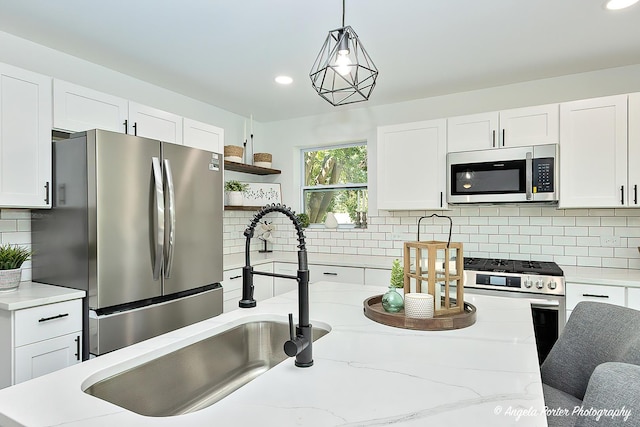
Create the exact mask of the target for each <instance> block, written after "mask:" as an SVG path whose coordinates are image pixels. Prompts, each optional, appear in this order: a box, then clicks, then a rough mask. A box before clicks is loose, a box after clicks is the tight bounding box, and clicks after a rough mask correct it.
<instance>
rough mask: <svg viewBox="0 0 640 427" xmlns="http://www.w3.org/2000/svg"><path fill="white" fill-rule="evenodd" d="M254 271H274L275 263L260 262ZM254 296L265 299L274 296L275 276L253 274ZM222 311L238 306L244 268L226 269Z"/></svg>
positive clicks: (261, 299) (223, 283)
mask: <svg viewBox="0 0 640 427" xmlns="http://www.w3.org/2000/svg"><path fill="white" fill-rule="evenodd" d="M253 269H254V271H262V272H265V273H273V263H267V264H260V265H256V266H254V267H253ZM253 288H254V290H253V298H254V299H255V300H256V301H263V300H265V299H268V298H271V297H273V277H269V276H259V275H254V276H253ZM222 295H223V301H222V312H223V313H227V312H229V311H232V310H235V309H236V308H238V302H239V301H240V299H242V268H234V269H232V270H225V271H224V275H223V281H222Z"/></svg>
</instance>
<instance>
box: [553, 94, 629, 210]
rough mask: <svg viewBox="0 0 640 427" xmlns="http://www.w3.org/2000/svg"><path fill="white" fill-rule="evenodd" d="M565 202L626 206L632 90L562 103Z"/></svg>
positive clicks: (567, 205) (566, 204) (564, 204)
mask: <svg viewBox="0 0 640 427" xmlns="http://www.w3.org/2000/svg"><path fill="white" fill-rule="evenodd" d="M560 122H561V124H562V126H561V129H560V207H561V208H605V207H621V206H626V205H627V204H628V201H629V197H628V185H627V95H616V96H607V97H603V98H593V99H586V100H581V101H573V102H565V103H563V104H561V105H560Z"/></svg>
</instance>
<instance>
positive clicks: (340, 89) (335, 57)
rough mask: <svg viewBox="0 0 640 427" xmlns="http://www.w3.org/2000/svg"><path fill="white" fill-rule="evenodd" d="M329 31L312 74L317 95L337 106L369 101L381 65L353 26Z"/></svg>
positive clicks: (343, 26)
mask: <svg viewBox="0 0 640 427" xmlns="http://www.w3.org/2000/svg"><path fill="white" fill-rule="evenodd" d="M344 1H345V0H342V28H338V29H336V30H332V31H329V35H328V36H327V38H326V40H325V41H324V44H323V45H322V49H320V53H319V54H318V57H317V58H316V60H315V62H314V63H313V67H312V68H311V72H310V73H309V77H310V78H311V85H312V86H313V88H314V89H315V91H316V92H318V95H320V96H321V97H323V98H324V99H326V100H327V101H329V103H331V104H332V105H334V106H337V105H345V104H352V103H354V102H361V101H366V100H368V99H369V96H370V95H371V91H373V88H374V87H375V85H376V79H377V78H378V69H377V68H376V66H375V65H374V63H373V61H372V60H371V58H370V57H369V54H368V53H367V51H366V50H365V49H364V46H363V45H362V42H361V41H360V40H359V39H358V35H357V34H356V32H355V31H353V28H351V27H350V26H345V25H344Z"/></svg>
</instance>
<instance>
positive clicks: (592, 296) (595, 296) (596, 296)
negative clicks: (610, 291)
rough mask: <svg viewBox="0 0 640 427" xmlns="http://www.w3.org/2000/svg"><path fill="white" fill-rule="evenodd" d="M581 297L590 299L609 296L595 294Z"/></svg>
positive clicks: (607, 296)
mask: <svg viewBox="0 0 640 427" xmlns="http://www.w3.org/2000/svg"><path fill="white" fill-rule="evenodd" d="M582 296H583V297H591V298H609V295H596V294H582Z"/></svg>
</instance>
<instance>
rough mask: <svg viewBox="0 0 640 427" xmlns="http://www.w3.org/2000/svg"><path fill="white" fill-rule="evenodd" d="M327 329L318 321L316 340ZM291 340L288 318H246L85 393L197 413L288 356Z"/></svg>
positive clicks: (128, 404) (154, 409)
mask: <svg viewBox="0 0 640 427" xmlns="http://www.w3.org/2000/svg"><path fill="white" fill-rule="evenodd" d="M327 333H329V329H328V328H326V329H325V328H322V327H316V326H314V327H313V340H314V341H316V340H317V339H318V338H320V337H322V336H324V335H326V334H327ZM287 339H289V325H288V323H285V322H279V321H272V320H259V321H251V322H247V323H243V324H240V325H238V326H234V327H232V328H231V329H228V330H226V331H223V332H221V333H219V334H217V335H213V336H211V337H208V338H205V339H203V340H201V341H198V342H196V343H193V344H190V345H188V346H186V347H182V348H179V349H177V350H175V351H172V352H170V353H167V354H164V355H162V356H160V357H157V358H155V359H152V360H149V361H148V362H145V363H143V364H140V365H137V366H135V367H133V368H130V369H127V370H124V371H122V372H118V373H116V374H115V375H112V376H110V377H108V378H105V379H102V380H100V381H97V382H95V383H93V384H91V385H89V386H88V387H87V388H86V389H85V390H84V392H85V393H88V394H90V395H93V396H95V397H98V398H100V399H103V400H106V401H108V402H111V403H113V404H115V405H118V406H120V407H123V408H125V409H128V410H130V411H133V412H136V413H138V414H141V415H147V416H154V417H163V416H172V415H180V414H186V413H189V412H194V411H197V410H199V409H202V408H206V407H207V406H210V405H212V404H214V403H215V402H217V401H219V400H220V399H222V398H224V397H225V396H227V395H229V394H230V393H232V392H233V391H235V390H237V389H238V388H240V387H242V386H243V385H245V384H247V383H248V382H250V381H251V380H253V379H254V378H256V377H258V376H259V375H261V374H263V373H264V372H266V371H268V370H269V369H271V368H273V367H274V366H275V365H277V364H278V363H280V362H282V361H283V360H285V359H288V357H287V355H285V353H284V350H283V345H284V343H285V341H287ZM291 363H293V360H292V361H291ZM312 369H313V368H312Z"/></svg>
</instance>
